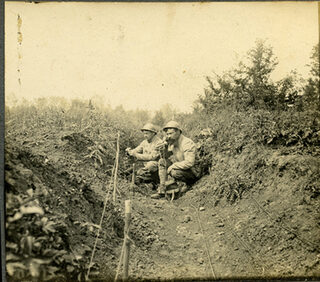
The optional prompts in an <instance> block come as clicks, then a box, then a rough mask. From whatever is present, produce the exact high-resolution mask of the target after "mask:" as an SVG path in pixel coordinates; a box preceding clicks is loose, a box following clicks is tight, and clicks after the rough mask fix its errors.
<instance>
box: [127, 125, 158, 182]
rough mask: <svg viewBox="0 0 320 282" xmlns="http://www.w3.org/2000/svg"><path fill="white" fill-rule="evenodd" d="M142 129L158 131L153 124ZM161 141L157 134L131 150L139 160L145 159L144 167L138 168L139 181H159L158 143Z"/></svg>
mask: <svg viewBox="0 0 320 282" xmlns="http://www.w3.org/2000/svg"><path fill="white" fill-rule="evenodd" d="M141 131H151V132H154V133H157V131H156V129H155V127H154V126H153V125H152V124H146V125H145V126H144V127H143V128H141ZM159 142H161V139H160V138H159V137H158V136H157V135H155V136H154V137H153V138H152V140H151V141H150V142H149V141H148V140H143V141H142V142H141V143H140V144H139V146H138V147H136V148H135V149H133V150H131V153H132V154H134V156H135V158H136V159H137V160H139V161H143V165H144V166H143V167H142V168H140V169H138V170H137V174H136V176H137V183H140V182H153V183H159V175H158V160H159V158H160V153H159V151H158V150H157V149H156V148H157V145H158V144H159Z"/></svg>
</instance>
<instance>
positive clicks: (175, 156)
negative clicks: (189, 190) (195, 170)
mask: <svg viewBox="0 0 320 282" xmlns="http://www.w3.org/2000/svg"><path fill="white" fill-rule="evenodd" d="M168 151H171V152H172V156H170V158H169V159H170V161H171V162H172V163H173V164H172V168H173V169H190V168H192V167H193V166H194V164H195V158H196V146H195V144H194V142H193V141H192V140H191V139H189V138H188V137H185V136H184V135H182V134H181V135H180V137H179V138H178V140H176V141H175V142H174V143H173V144H171V145H169V146H168Z"/></svg>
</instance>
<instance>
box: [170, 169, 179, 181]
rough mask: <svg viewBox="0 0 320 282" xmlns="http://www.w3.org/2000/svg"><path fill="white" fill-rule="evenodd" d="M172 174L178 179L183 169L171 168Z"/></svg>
mask: <svg viewBox="0 0 320 282" xmlns="http://www.w3.org/2000/svg"><path fill="white" fill-rule="evenodd" d="M170 174H171V176H172V177H173V178H176V179H179V178H181V171H180V170H179V169H173V170H171V172H170Z"/></svg>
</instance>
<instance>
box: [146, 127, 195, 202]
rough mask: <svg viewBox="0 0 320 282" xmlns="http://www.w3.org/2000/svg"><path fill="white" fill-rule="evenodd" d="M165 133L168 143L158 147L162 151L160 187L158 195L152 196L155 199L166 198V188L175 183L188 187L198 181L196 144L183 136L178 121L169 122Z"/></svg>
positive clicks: (164, 129)
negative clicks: (184, 184) (182, 183)
mask: <svg viewBox="0 0 320 282" xmlns="http://www.w3.org/2000/svg"><path fill="white" fill-rule="evenodd" d="M163 131H164V132H165V134H166V137H165V138H166V142H162V143H160V144H159V145H158V149H160V150H161V151H162V156H161V159H160V160H159V178H160V185H159V187H158V193H156V194H153V195H152V196H151V197H152V198H154V199H158V198H160V197H162V196H164V195H165V193H166V186H169V185H171V184H172V183H173V182H184V183H186V184H187V186H188V185H191V184H193V183H194V182H195V181H196V180H197V179H198V177H197V173H196V169H195V167H194V165H195V157H196V146H195V144H194V142H193V141H192V140H191V139H189V138H187V137H186V136H184V135H183V134H182V130H181V127H180V125H179V124H178V123H177V122H176V121H170V122H168V123H167V124H166V126H165V127H164V128H163ZM165 147H166V149H165ZM166 180H168V181H167V182H166ZM187 186H185V187H187ZM185 191H186V189H185Z"/></svg>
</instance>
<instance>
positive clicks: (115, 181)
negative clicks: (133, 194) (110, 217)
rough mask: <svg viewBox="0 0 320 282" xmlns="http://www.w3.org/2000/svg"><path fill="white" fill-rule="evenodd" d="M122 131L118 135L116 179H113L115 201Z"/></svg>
mask: <svg viewBox="0 0 320 282" xmlns="http://www.w3.org/2000/svg"><path fill="white" fill-rule="evenodd" d="M119 143H120V132H118V136H117V153H116V161H115V170H114V179H113V203H115V201H116V192H117V182H118V168H119V151H120V145H119Z"/></svg>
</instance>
